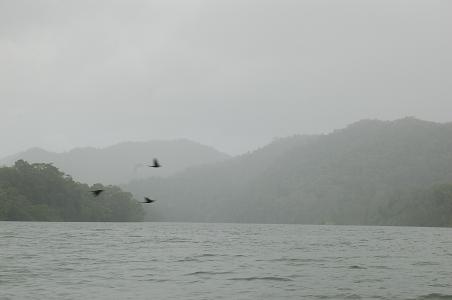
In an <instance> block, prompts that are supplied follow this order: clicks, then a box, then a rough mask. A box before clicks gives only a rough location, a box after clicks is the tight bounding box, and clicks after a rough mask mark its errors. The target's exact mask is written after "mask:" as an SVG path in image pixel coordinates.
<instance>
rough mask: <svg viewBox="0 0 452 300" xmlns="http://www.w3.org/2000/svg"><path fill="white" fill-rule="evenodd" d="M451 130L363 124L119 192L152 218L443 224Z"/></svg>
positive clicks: (415, 123) (446, 221) (411, 123)
mask: <svg viewBox="0 0 452 300" xmlns="http://www.w3.org/2000/svg"><path fill="white" fill-rule="evenodd" d="M450 183H452V125H451V124H438V123H432V122H426V121H421V120H417V119H414V118H405V119H400V120H396V121H376V120H364V121H360V122H357V123H355V124H352V125H350V126H348V127H346V128H344V129H341V130H337V131H334V132H332V133H330V134H327V135H319V136H294V137H290V138H284V139H280V140H277V141H275V142H273V143H272V144H270V145H268V146H266V147H264V148H262V149H259V150H257V151H255V152H252V153H249V154H246V155H243V156H239V157H236V158H233V159H230V160H228V161H225V162H222V163H217V164H213V165H210V166H203V167H194V168H191V169H188V170H187V171H184V172H182V173H179V174H177V175H174V176H171V177H169V178H165V179H162V178H160V179H159V178H154V179H151V180H140V181H134V182H132V183H131V184H129V185H128V186H126V187H125V189H126V190H129V191H131V192H133V193H135V194H136V195H137V196H141V195H143V194H152V195H153V196H154V197H156V198H158V199H159V201H158V202H157V203H156V205H155V206H153V209H152V211H151V212H150V216H151V217H152V218H153V219H154V220H173V221H218V222H262V223H310V224H391V225H426V226H428V225H435V226H449V225H452V220H451V218H452V217H451V216H452V207H451V206H452V205H451V203H452V195H451V193H450V192H448V191H449V190H451V191H452V188H451V186H450V185H448V184H450Z"/></svg>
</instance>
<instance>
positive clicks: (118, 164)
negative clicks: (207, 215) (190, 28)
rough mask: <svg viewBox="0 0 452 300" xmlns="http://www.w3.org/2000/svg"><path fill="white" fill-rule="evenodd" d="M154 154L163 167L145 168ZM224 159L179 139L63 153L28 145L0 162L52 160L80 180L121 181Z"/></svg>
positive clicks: (208, 149)
mask: <svg viewBox="0 0 452 300" xmlns="http://www.w3.org/2000/svg"><path fill="white" fill-rule="evenodd" d="M154 157H158V158H159V159H160V160H161V163H162V165H163V166H164V168H160V169H159V170H158V172H156V170H154V169H152V168H148V167H146V164H151V163H152V159H153V158H154ZM227 158H229V156H228V155H227V154H224V153H221V152H219V151H217V150H215V149H214V148H211V147H208V146H204V145H201V144H199V143H196V142H192V141H189V140H185V139H180V140H161V141H149V142H125V143H120V144H116V145H113V146H110V147H106V148H101V149H97V148H77V149H74V150H71V151H68V152H64V153H53V152H48V151H45V150H42V149H40V148H32V149H29V150H27V151H25V152H22V153H19V154H15V155H12V156H10V157H6V158H4V159H2V160H0V165H12V164H14V162H15V161H17V160H19V159H23V160H26V161H29V162H31V163H43V162H45V163H53V165H54V166H56V167H57V168H59V169H60V170H62V171H63V172H65V173H68V174H71V175H72V176H73V177H74V178H75V179H76V180H78V181H81V182H86V183H90V184H93V183H96V182H102V183H104V184H123V183H127V182H129V181H130V180H132V179H137V178H146V177H151V176H161V177H165V176H168V175H171V174H175V173H177V172H180V171H182V170H184V169H185V168H187V167H190V166H194V165H200V164H206V163H212V162H217V161H222V160H225V159H227Z"/></svg>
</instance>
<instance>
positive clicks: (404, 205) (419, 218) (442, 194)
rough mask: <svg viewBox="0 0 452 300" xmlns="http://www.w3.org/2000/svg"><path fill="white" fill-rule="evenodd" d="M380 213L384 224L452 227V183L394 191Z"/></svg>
mask: <svg viewBox="0 0 452 300" xmlns="http://www.w3.org/2000/svg"><path fill="white" fill-rule="evenodd" d="M380 213H381V218H380V220H381V223H382V224H384V225H405V226H438V227H442V226H446V227H452V184H438V185H434V186H432V187H430V188H426V189H421V190H417V189H415V190H410V191H405V192H397V193H394V195H393V196H392V197H391V199H390V201H389V203H388V204H387V205H386V206H385V207H382V209H381V210H380Z"/></svg>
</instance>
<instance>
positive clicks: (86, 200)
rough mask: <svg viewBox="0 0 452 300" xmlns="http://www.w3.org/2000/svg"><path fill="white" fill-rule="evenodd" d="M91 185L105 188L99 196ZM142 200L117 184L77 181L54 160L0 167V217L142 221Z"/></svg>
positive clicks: (25, 219)
mask: <svg viewBox="0 0 452 300" xmlns="http://www.w3.org/2000/svg"><path fill="white" fill-rule="evenodd" d="M92 189H105V191H104V192H103V193H102V194H101V195H100V196H98V197H93V195H92V194H91V193H90V190H92ZM143 216H144V213H143V209H142V206H141V204H139V203H138V202H137V201H135V200H134V199H133V197H132V194H130V193H127V192H124V191H122V190H121V189H120V188H119V187H116V186H103V185H101V184H95V185H93V186H89V185H87V184H82V183H78V182H75V181H74V180H73V179H72V178H71V177H70V176H69V175H66V174H64V173H63V172H61V171H59V170H58V169H57V168H56V167H54V166H52V165H51V164H45V163H33V164H29V163H28V162H26V161H23V160H18V161H17V162H16V163H15V164H14V166H12V167H2V168H0V220H3V221H93V222H95V221H141V220H142V219H143Z"/></svg>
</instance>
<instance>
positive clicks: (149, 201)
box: [143, 197, 155, 203]
mask: <svg viewBox="0 0 452 300" xmlns="http://www.w3.org/2000/svg"><path fill="white" fill-rule="evenodd" d="M152 202H155V200H152V199H150V198H148V197H144V202H143V203H152Z"/></svg>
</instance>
